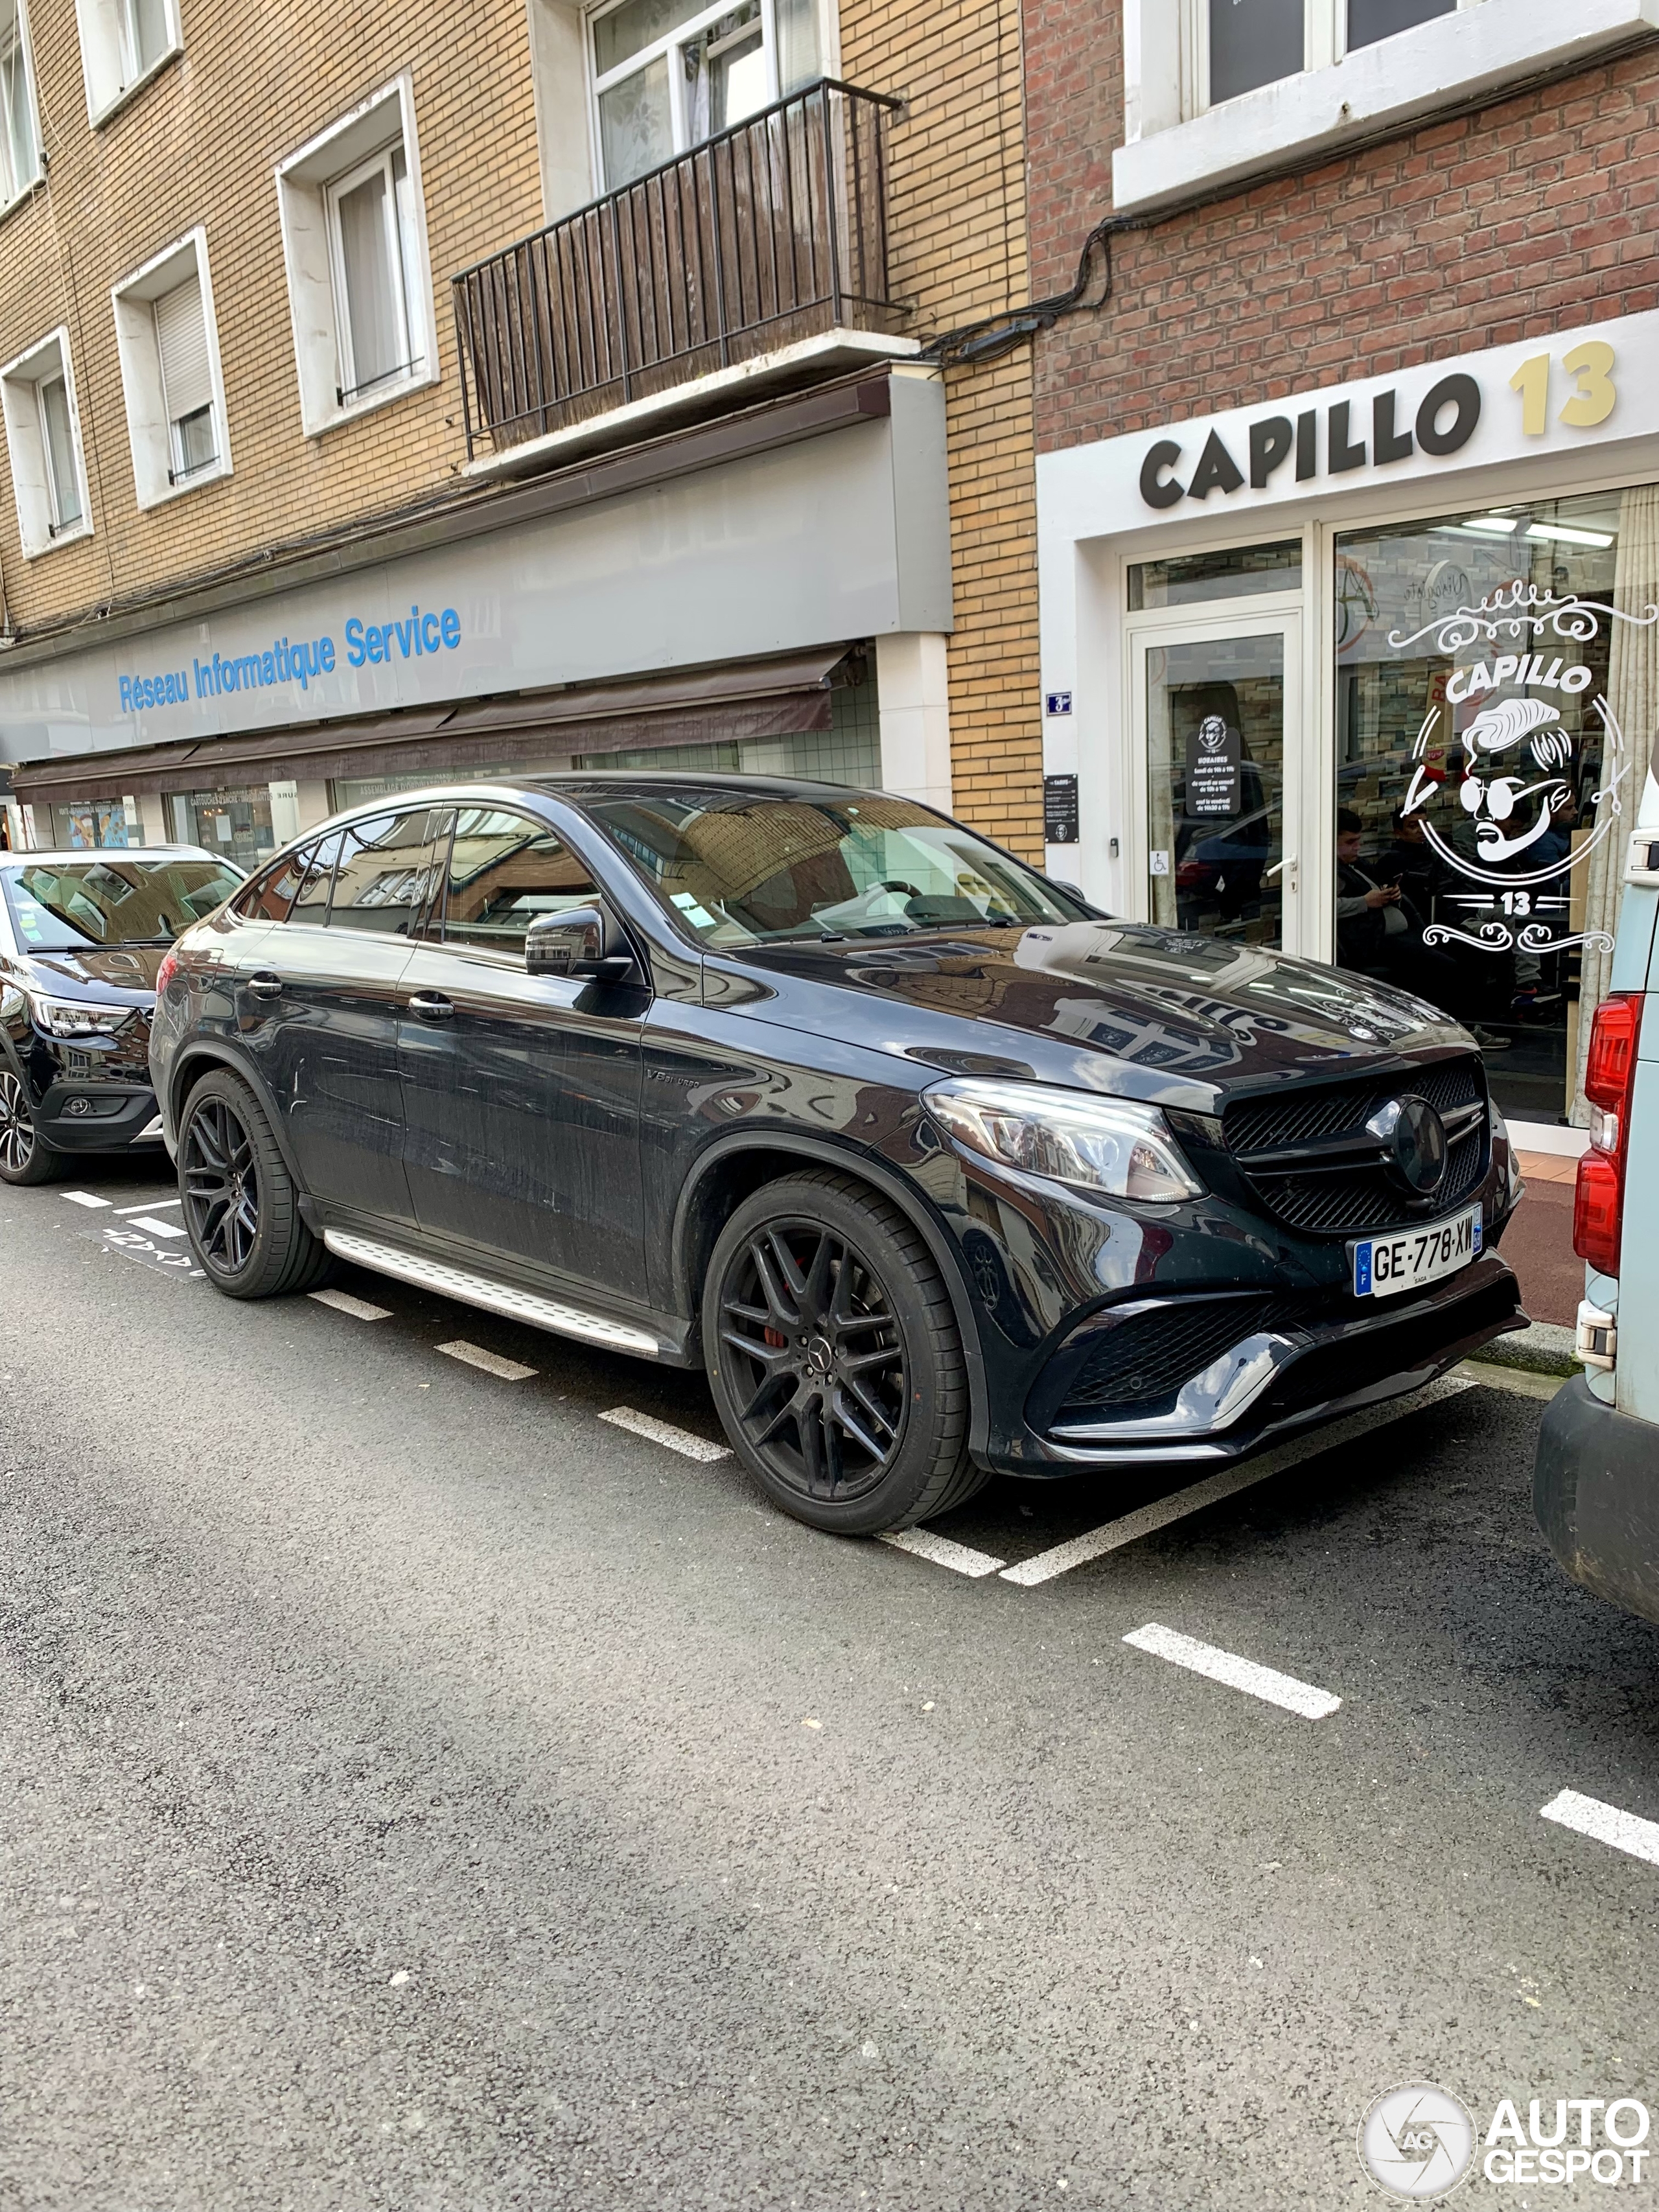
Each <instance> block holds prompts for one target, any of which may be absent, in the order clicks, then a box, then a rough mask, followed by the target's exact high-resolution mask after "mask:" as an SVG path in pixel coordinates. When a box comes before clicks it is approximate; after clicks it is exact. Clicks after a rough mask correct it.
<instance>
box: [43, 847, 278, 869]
mask: <svg viewBox="0 0 1659 2212" xmlns="http://www.w3.org/2000/svg"><path fill="white" fill-rule="evenodd" d="M222 858H223V855H222V854H219V853H210V852H209V850H208V848H207V847H206V846H205V845H45V846H41V847H40V848H38V849H36V848H28V849H24V848H21V847H19V848H13V849H12V850H10V851H9V852H4V853H0V868H21V867H27V866H30V865H32V864H33V862H35V861H37V860H222ZM235 865H236V863H235V862H234V860H233V861H232V862H231V863H230V866H232V867H234V866H235Z"/></svg>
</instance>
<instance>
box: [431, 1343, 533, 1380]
mask: <svg viewBox="0 0 1659 2212" xmlns="http://www.w3.org/2000/svg"><path fill="white" fill-rule="evenodd" d="M438 1350H439V1351H440V1352H443V1353H444V1354H445V1355H446V1357H447V1358H450V1359H464V1360H465V1362H466V1364H467V1365H468V1366H469V1367H482V1368H483V1371H484V1373H485V1374H486V1375H497V1376H500V1377H501V1381H502V1382H503V1383H527V1382H528V1381H529V1380H530V1378H531V1376H532V1375H533V1374H534V1373H535V1372H536V1370H535V1369H534V1368H533V1367H521V1366H520V1364H519V1363H518V1361H517V1360H516V1359H501V1358H497V1357H496V1355H495V1352H484V1351H483V1350H481V1349H480V1348H479V1346H477V1345H476V1344H465V1343H463V1342H462V1340H461V1339H460V1338H459V1337H457V1338H456V1340H455V1341H454V1343H453V1344H441V1345H440V1346H438Z"/></svg>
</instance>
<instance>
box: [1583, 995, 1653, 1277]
mask: <svg viewBox="0 0 1659 2212" xmlns="http://www.w3.org/2000/svg"><path fill="white" fill-rule="evenodd" d="M1641 1034H1642V1001H1641V1000H1640V998H1639V997H1638V996H1637V995H1635V994H1622V993H1621V994H1620V995H1619V996H1618V997H1616V998H1609V999H1604V1000H1602V1001H1601V1005H1600V1006H1598V1007H1597V1008H1596V1010H1595V1023H1594V1024H1593V1026H1592V1027H1591V1030H1590V1042H1589V1058H1588V1060H1587V1061H1586V1063H1585V1067H1584V1097H1585V1098H1586V1099H1587V1100H1588V1101H1589V1108H1590V1132H1589V1134H1590V1142H1589V1151H1588V1152H1586V1153H1585V1154H1584V1156H1583V1158H1582V1159H1581V1160H1580V1161H1579V1163H1578V1182H1577V1188H1576V1189H1575V1190H1574V1192H1573V1201H1572V1249H1573V1250H1574V1251H1575V1252H1576V1253H1577V1255H1578V1256H1579V1258H1580V1259H1581V1260H1586V1261H1589V1265H1590V1266H1591V1267H1594V1268H1595V1271H1596V1273H1598V1274H1601V1275H1616V1274H1617V1273H1619V1244H1620V1234H1621V1231H1622V1229H1623V1225H1624V1216H1625V1168H1626V1161H1627V1160H1628V1158H1629V1155H1630V1103H1631V1093H1632V1091H1633V1090H1634V1088H1635V1085H1636V1048H1637V1045H1638V1041H1639V1039H1640V1037H1641Z"/></svg>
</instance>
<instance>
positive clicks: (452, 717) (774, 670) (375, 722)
mask: <svg viewBox="0 0 1659 2212" xmlns="http://www.w3.org/2000/svg"><path fill="white" fill-rule="evenodd" d="M848 650H849V648H848V646H846V645H844V644H843V645H828V646H820V647H817V648H816V649H815V650H813V651H812V652H810V653H787V654H780V655H778V656H776V657H775V658H772V659H764V660H753V661H738V662H732V661H726V662H723V663H721V664H720V665H717V666H714V667H710V668H702V669H677V670H675V671H672V672H671V673H670V674H667V675H664V676H644V677H638V678H633V679H631V680H630V681H629V682H626V683H620V684H568V685H566V686H564V687H563V688H562V690H556V691H543V692H516V693H513V694H512V695H510V696H507V697H504V698H499V699H476V700H474V699H469V700H463V701H459V702H457V703H456V704H455V705H454V706H453V707H448V708H442V707H440V708H412V709H410V711H408V712H406V713H399V714H376V715H371V716H366V717H364V718H362V719H361V720H353V721H338V722H311V723H306V724H302V725H300V726H290V727H288V728H285V729H281V730H258V731H250V732H243V733H242V734H240V735H239V736H236V737H233V738H195V739H185V740H184V741H183V742H181V743H179V744H170V745H136V746H132V747H130V748H126V747H124V748H123V749H121V750H118V751H116V750H100V751H98V752H92V753H80V754H76V755H73V756H70V755H64V754H56V755H54V756H53V757H52V758H51V759H50V760H41V761H25V762H22V763H20V764H19V765H18V766H16V767H15V768H14V769H13V770H12V782H13V785H14V787H15V792H16V795H17V797H18V799H23V800H28V801H30V802H34V801H44V802H46V803H51V802H52V801H54V800H57V801H63V800H66V799H103V798H119V797H122V796H123V795H125V794H126V793H138V792H141V791H204V790H216V789H220V788H222V787H225V786H227V785H230V786H234V785H238V784H246V783H265V782H269V781H271V780H273V779H275V778H282V777H285V776H294V777H296V778H304V779H307V780H313V779H319V778H323V777H335V776H342V777H343V776H374V775H387V774H399V775H401V774H406V773H418V774H425V773H426V772H427V771H428V770H429V771H430V772H431V773H432V775H434V776H435V777H437V776H446V777H453V776H462V775H465V774H466V773H467V772H468V771H469V770H472V769H482V768H497V767H513V766H516V765H519V764H520V763H522V764H523V765H524V766H525V767H526V768H529V767H532V766H533V765H535V764H536V763H538V762H540V761H543V760H545V759H546V758H547V757H548V755H549V754H550V753H551V754H554V755H557V756H562V755H566V754H574V753H582V754H592V753H607V752H632V751H635V750H643V749H645V748H647V747H653V746H657V745H703V744H733V743H739V742H742V741H743V740H744V739H748V738H778V737H787V736H793V735H794V734H796V733H798V732H808V731H813V730H827V729H828V728H829V718H830V698H829V694H830V687H831V681H832V678H834V675H835V672H836V669H837V668H839V667H840V665H841V664H842V661H843V660H844V659H846V658H847V654H848Z"/></svg>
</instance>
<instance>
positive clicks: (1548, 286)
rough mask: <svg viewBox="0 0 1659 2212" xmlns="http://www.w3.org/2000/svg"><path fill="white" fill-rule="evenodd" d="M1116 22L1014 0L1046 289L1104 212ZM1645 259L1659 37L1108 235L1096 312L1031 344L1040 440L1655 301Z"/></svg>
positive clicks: (1116, 101)
mask: <svg viewBox="0 0 1659 2212" xmlns="http://www.w3.org/2000/svg"><path fill="white" fill-rule="evenodd" d="M1161 3H1162V0H1160V4H1161ZM1171 4H1172V0H1171ZM1121 15H1122V10H1121V6H1117V7H1113V8H1111V9H1102V8H1101V7H1099V6H1098V5H1093V4H1082V0H1028V4H1027V8H1026V14H1025V41H1026V94H1027V100H1026V111H1027V130H1028V133H1029V150H1030V223H1031V245H1032V280H1033V287H1034V289H1035V290H1036V293H1038V294H1039V295H1042V294H1044V293H1048V292H1054V291H1058V290H1060V289H1064V288H1065V286H1066V285H1067V284H1068V283H1070V282H1071V278H1072V274H1073V269H1074V268H1075V265H1076V261H1077V255H1078V250H1079V246H1080V245H1081V243H1082V241H1083V240H1084V238H1085V236H1086V235H1087V234H1088V232H1089V230H1090V228H1091V227H1092V226H1093V225H1094V224H1095V223H1097V222H1099V221H1100V220H1101V219H1102V217H1103V216H1107V215H1109V214H1110V213H1111V211H1112V210H1111V149H1113V148H1114V147H1115V146H1117V145H1119V144H1121V143H1122V138H1123V79H1122V46H1121ZM1656 243H1659V40H1654V41H1652V42H1650V44H1649V45H1647V46H1644V47H1643V48H1641V49H1638V51H1637V52H1635V53H1633V54H1628V55H1626V56H1625V57H1624V58H1622V59H1620V60H1617V61H1614V62H1612V63H1609V64H1606V65H1604V66H1600V67H1593V68H1589V69H1586V70H1583V71H1582V72H1580V73H1578V74H1577V75H1575V76H1571V77H1570V78H1566V79H1564V80H1560V81H1558V82H1555V83H1553V84H1549V85H1546V86H1544V87H1542V88H1537V89H1534V90H1530V91H1525V92H1522V93H1519V94H1516V95H1515V96H1514V97H1511V98H1504V99H1500V100H1497V101H1495V102H1494V104H1493V105H1492V106H1489V107H1486V108H1485V109H1484V110H1482V111H1481V112H1478V113H1474V114H1471V115H1466V116H1462V117H1459V118H1455V119H1453V120H1450V121H1446V122H1441V123H1434V124H1429V125H1424V126H1423V127H1421V128H1419V129H1417V130H1414V131H1408V132H1407V133H1405V134H1403V135H1402V136H1401V137H1398V138H1395V139H1393V140H1390V141H1389V142H1388V143H1385V144H1381V145H1377V146H1374V147H1372V148H1370V149H1367V150H1364V151H1361V152H1357V153H1352V154H1349V155H1344V156H1342V157H1341V158H1340V159H1337V160H1330V161H1323V162H1322V163H1320V165H1319V166H1318V167H1314V168H1310V169H1309V170H1307V171H1306V172H1305V173H1303V174H1302V175H1300V176H1298V177H1295V178H1292V179H1285V180H1281V181H1279V182H1275V183H1268V184H1262V185H1257V186H1255V187H1254V188H1243V189H1240V190H1238V191H1236V192H1234V193H1232V194H1231V196H1229V197H1224V198H1219V199H1218V200H1216V201H1215V202H1214V203H1212V204H1210V205H1207V206H1204V207H1200V208H1199V209H1197V210H1194V211H1193V212H1190V213H1188V214H1185V215H1179V216H1175V217H1174V218H1173V219H1172V220H1170V221H1167V222H1158V220H1157V218H1156V217H1154V218H1152V227H1151V228H1148V229H1147V230H1146V231H1145V232H1137V233H1131V234H1128V235H1127V236H1122V237H1120V238H1118V239H1117V240H1115V265H1116V284H1115V291H1114V295H1113V297H1112V299H1111V301H1109V303H1108V305H1107V307H1105V309H1104V311H1103V312H1102V313H1089V312H1086V311H1085V313H1082V314H1079V315H1076V316H1073V317H1072V318H1070V319H1067V320H1066V321H1064V322H1062V323H1060V324H1059V325H1057V326H1056V327H1055V328H1054V331H1052V332H1051V333H1050V334H1049V335H1048V337H1044V338H1043V339H1042V340H1041V341H1039V343H1038V346H1037V357H1036V442H1037V447H1038V449H1039V451H1048V450H1050V449H1053V448H1054V447H1064V446H1074V445H1079V444H1082V443H1085V442H1086V441H1090V440H1092V439H1096V438H1103V437H1111V436H1115V435H1119V434H1121V433H1123V432H1127V431H1132V430H1136V429H1140V428H1146V426H1148V425H1150V424H1153V423H1157V422H1175V421H1179V420H1181V419H1182V417H1183V416H1191V415H1195V414H1208V413H1210V412H1212V411H1215V410H1221V409H1224V408H1228V407H1233V406H1239V405H1243V404H1249V403H1251V402H1254V401H1257V400H1260V399H1263V398H1276V397H1279V395H1281V394H1283V393H1285V392H1289V391H1291V390H1292V389H1306V388H1307V387H1308V386H1311V385H1315V384H1318V383H1321V382H1328V381H1333V380H1336V379H1337V378H1339V377H1359V376H1368V375H1373V374H1385V373H1387V372H1389V371H1390V370H1393V369H1396V368H1405V367H1409V366H1412V365H1414V364H1416V363H1418V362H1423V361H1428V360H1438V359H1449V358H1450V357H1451V356H1454V355H1455V354H1460V353H1467V352H1469V351H1472V350H1474V349H1478V348H1480V347H1483V346H1490V345H1498V344H1503V343H1507V342H1509V341H1510V340H1514V339H1517V338H1522V337H1528V336H1530V335H1532V334H1533V333H1534V332H1545V331H1552V330H1555V329H1559V328H1560V327H1562V326H1563V325H1577V324H1582V323H1585V322H1591V321H1599V320H1601V319H1606V318H1607V317H1611V316H1613V315H1622V314H1630V313H1636V312H1638V311H1639V310H1642V309H1645V308H1651V307H1656V306H1659V260H1656V252H1655V249H1656Z"/></svg>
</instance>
